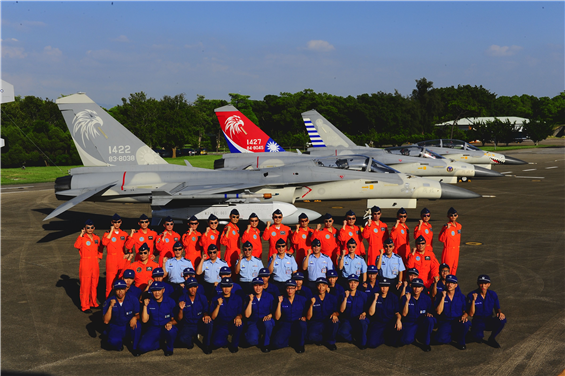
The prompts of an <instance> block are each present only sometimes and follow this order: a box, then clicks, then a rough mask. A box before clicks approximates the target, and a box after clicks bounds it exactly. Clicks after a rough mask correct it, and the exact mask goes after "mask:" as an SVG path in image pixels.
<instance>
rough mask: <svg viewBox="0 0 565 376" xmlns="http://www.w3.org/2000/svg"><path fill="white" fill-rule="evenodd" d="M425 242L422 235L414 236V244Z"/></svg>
mask: <svg viewBox="0 0 565 376" xmlns="http://www.w3.org/2000/svg"><path fill="white" fill-rule="evenodd" d="M425 242H426V239H425V238H424V237H423V236H422V235H420V236H418V237H417V238H416V244H419V243H425Z"/></svg>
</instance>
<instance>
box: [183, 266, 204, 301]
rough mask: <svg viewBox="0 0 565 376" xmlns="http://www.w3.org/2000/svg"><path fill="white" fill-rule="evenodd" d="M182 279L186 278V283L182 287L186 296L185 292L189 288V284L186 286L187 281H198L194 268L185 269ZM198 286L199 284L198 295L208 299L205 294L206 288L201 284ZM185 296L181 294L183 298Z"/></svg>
mask: <svg viewBox="0 0 565 376" xmlns="http://www.w3.org/2000/svg"><path fill="white" fill-rule="evenodd" d="M182 278H184V282H183V283H182V284H181V286H182V288H183V290H184V291H183V294H184V292H185V291H186V289H187V288H188V287H187V284H186V281H188V279H189V278H194V279H196V271H195V270H194V269H192V268H185V269H184V270H183V271H182ZM197 284H198V286H197V289H196V293H197V294H199V295H203V296H204V297H205V298H206V293H205V292H204V286H202V285H201V284H200V283H197ZM183 294H181V296H182V295H183Z"/></svg>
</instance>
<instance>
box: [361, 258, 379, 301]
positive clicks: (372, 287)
mask: <svg viewBox="0 0 565 376" xmlns="http://www.w3.org/2000/svg"><path fill="white" fill-rule="evenodd" d="M361 290H362V291H364V292H365V294H367V296H368V297H371V296H373V295H375V293H377V292H381V289H380V288H379V269H377V267H376V266H375V265H369V266H368V267H367V282H365V283H363V288H362V289H361Z"/></svg>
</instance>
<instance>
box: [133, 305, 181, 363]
mask: <svg viewBox="0 0 565 376" xmlns="http://www.w3.org/2000/svg"><path fill="white" fill-rule="evenodd" d="M175 307H176V303H175V301H174V300H173V299H171V298H169V297H168V296H165V295H163V300H162V301H161V303H158V302H157V301H156V300H155V299H154V298H151V300H150V301H149V305H148V306H147V313H148V314H149V321H147V326H148V327H147V331H146V332H145V333H144V334H143V336H142V337H141V341H140V342H139V351H140V352H141V353H146V352H148V351H153V350H157V349H159V347H160V346H161V343H163V342H165V351H168V352H173V345H174V343H175V339H176V338H177V333H178V329H177V327H176V325H173V326H172V328H171V330H167V329H166V328H165V324H167V323H168V322H169V321H171V320H172V319H173V317H174V310H175Z"/></svg>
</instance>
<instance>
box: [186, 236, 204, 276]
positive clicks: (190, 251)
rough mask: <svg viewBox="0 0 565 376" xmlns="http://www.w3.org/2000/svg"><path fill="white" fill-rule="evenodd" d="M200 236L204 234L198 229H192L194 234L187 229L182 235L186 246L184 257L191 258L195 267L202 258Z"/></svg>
mask: <svg viewBox="0 0 565 376" xmlns="http://www.w3.org/2000/svg"><path fill="white" fill-rule="evenodd" d="M200 236H202V234H201V233H199V232H198V231H192V234H189V233H188V231H187V232H185V233H184V235H183V236H182V245H183V246H184V253H185V256H184V258H185V259H187V260H190V262H192V265H194V267H195V268H196V265H198V264H199V263H200V259H201V258H202V249H201V248H200V244H198V243H199V241H200ZM194 270H196V269H194Z"/></svg>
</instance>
